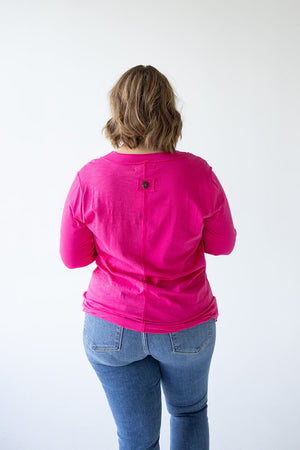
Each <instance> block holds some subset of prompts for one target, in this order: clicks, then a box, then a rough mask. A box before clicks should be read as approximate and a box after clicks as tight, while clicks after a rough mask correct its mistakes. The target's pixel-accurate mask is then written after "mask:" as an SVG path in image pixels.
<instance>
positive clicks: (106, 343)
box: [83, 313, 216, 450]
mask: <svg viewBox="0 0 300 450" xmlns="http://www.w3.org/2000/svg"><path fill="white" fill-rule="evenodd" d="M215 340H216V321H215V319H210V320H208V321H207V322H203V323H201V324H199V325H196V326H194V327H191V328H187V329H185V330H182V331H179V332H175V333H164V334H160V333H142V332H139V331H133V330H129V329H127V328H123V327H121V326H119V325H115V324H113V323H110V322H108V321H106V320H104V319H100V318H98V317H96V316H93V315H90V314H88V313H85V318H84V327H83V345H84V349H85V353H86V356H87V358H88V360H89V362H90V364H91V366H92V367H93V369H94V370H95V372H96V375H97V377H98V378H99V380H100V382H101V384H102V386H103V389H104V392H105V395H106V397H107V400H108V403H109V406H110V409H111V411H112V415H113V418H114V420H115V423H116V426H117V434H118V440H119V449H120V450H146V449H149V450H150V449H153V450H158V449H159V448H160V447H159V436H160V427H161V387H162V389H163V392H164V396H165V400H166V406H167V409H168V412H169V413H170V442H171V450H196V449H197V450H208V449H209V426H208V416H207V390H208V374H209V368H210V363H211V358H212V354H213V351H214V346H215ZM100 447H101V446H100ZM100 447H99V448H100Z"/></svg>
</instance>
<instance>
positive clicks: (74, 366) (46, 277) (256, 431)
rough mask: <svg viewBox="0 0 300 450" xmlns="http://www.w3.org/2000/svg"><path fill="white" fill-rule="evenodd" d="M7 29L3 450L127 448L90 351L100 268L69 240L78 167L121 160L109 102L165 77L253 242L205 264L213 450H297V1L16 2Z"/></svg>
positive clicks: (1, 121)
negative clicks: (91, 301) (147, 75)
mask: <svg viewBox="0 0 300 450" xmlns="http://www.w3.org/2000/svg"><path fill="white" fill-rule="evenodd" d="M0 21H1V24H0V25H1V26H0V33H1V36H0V42H1V54H0V60H1V70H0V73H1V75H0V76H1V83H0V94H1V105H0V109H1V112H0V128H1V136H0V139H1V142H0V144H1V160H2V162H1V169H0V170H1V213H2V219H1V256H2V258H1V275H2V282H1V291H2V295H1V319H0V333H1V336H0V346H1V372H0V386H1V401H0V405H1V406H0V409H1V412H0V424H1V425H0V448H1V449H3V450H41V449H43V450H53V449H54V448H55V449H58V450H82V449H89V450H96V449H98V450H99V449H101V450H102V449H103V450H111V449H117V437H116V430H115V425H114V423H113V419H112V416H111V413H110V410H109V408H108V405H107V403H106V399H105V397H104V394H103V392H102V388H101V386H100V383H99V381H98V379H97V377H96V374H95V373H94V372H93V369H92V368H91V366H90V365H89V362H88V360H87V358H86V356H85V353H84V349H83V345H82V327H83V314H84V313H83V312H82V306H81V303H82V300H83V298H82V295H83V292H84V291H85V290H86V289H87V286H88V283H89V280H90V276H91V273H92V270H93V269H94V268H95V266H94V264H92V265H91V266H89V267H86V268H83V269H75V270H70V269H67V268H66V267H65V266H64V265H63V263H62V261H61V259H60V255H59V231H60V221H61V214H62V208H63V204H64V201H65V197H66V195H67V192H68V189H69V187H70V185H71V182H72V181H73V179H74V177H75V174H76V172H77V171H78V170H79V169H80V168H81V167H82V166H83V165H84V164H85V163H87V162H88V161H90V160H91V159H93V158H97V157H100V156H101V155H104V154H106V153H108V152H110V151H112V150H113V148H112V146H111V144H110V142H109V141H107V140H106V139H105V138H104V136H103V135H102V134H101V128H102V127H103V126H104V124H105V123H106V121H107V120H108V118H109V117H110V112H109V103H108V91H109V89H111V87H112V86H113V85H114V83H115V82H116V81H117V79H118V78H119V77H120V76H121V74H122V73H124V72H125V71H126V70H127V69H129V68H130V67H133V66H135V65H137V64H145V65H146V64H151V65H153V66H154V67H156V68H157V69H158V70H160V71H161V72H162V73H164V74H165V75H166V76H167V77H168V79H169V80H170V82H171V84H172V86H173V87H174V89H175V92H176V93H177V96H178V108H179V110H180V111H181V113H182V119H183V138H182V140H180V141H179V142H178V145H177V149H178V150H182V151H189V152H192V153H195V154H197V155H199V156H202V157H203V158H205V159H206V160H207V161H208V162H209V164H210V165H212V167H213V169H214V171H215V173H216V174H217V176H218V177H219V179H220V181H221V183H222V185H223V187H224V189H225V192H226V194H227V197H228V200H229V203H230V207H231V211H232V215H233V220H234V224H235V227H236V229H237V242H236V247H235V249H234V251H233V253H232V254H231V255H229V256H218V257H214V256H209V255H207V273H208V277H209V281H210V284H211V286H212V290H213V292H214V295H215V296H216V298H217V301H218V307H219V314H220V315H219V319H218V322H217V340H216V347H215V352H214V355H213V359H212V364H211V370H210V378H209V393H208V414H209V423H210V441H211V450H254V449H255V450H296V449H299V448H300V438H299V403H300V398H299V390H298V389H297V388H298V385H297V381H298V379H299V346H298V343H297V338H298V339H299V332H298V329H297V326H299V321H298V314H299V297H300V296H299V275H298V272H299V262H298V259H299V250H300V249H299V229H300V223H299V222H300V221H299V144H300V136H299V134H300V133H299V112H300V111H299V110H300V108H299V103H300V102H299V100H300V93H299V80H300V61H299V55H300V48H299V41H300V36H299V21H300V5H299V2H297V1H289V0H285V1H276V0H275V1H274V0H273V1H267V0H259V1H258V0H256V1H255V0H252V1H251V2H250V1H247V2H246V1H237V0H236V1H234V0H231V1H221V0H219V1H218V0H214V1H210V2H204V1H199V0H197V1H196V0H194V1H192V0H185V1H180V0H178V1H176V2H174V1H171V0H165V1H158V0H152V1H151V2H144V1H141V0H127V1H126V2H122V1H121V0H119V1H118V0H110V1H101V0H98V1H96V0H93V1H92V0H84V1H83V0H81V1H80V0H74V1H71V0H69V1H68V0H60V1H57V0H51V1H44V2H41V1H33V0H28V1H26V2H21V1H13V0H11V1H9V2H8V1H7V2H4V1H1V7H0ZM168 421H169V416H168V413H167V412H166V408H165V406H164V410H163V422H162V432H161V448H162V450H166V449H168V448H169V436H168V433H169V423H168Z"/></svg>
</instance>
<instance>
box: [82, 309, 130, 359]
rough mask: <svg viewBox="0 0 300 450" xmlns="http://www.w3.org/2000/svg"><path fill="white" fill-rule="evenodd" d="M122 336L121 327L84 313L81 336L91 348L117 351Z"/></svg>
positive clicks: (102, 350) (98, 350)
mask: <svg viewBox="0 0 300 450" xmlns="http://www.w3.org/2000/svg"><path fill="white" fill-rule="evenodd" d="M122 336H123V327H121V326H119V325H116V324H114V323H111V322H108V321H106V320H104V319H101V318H100V317H96V316H93V315H91V314H88V313H85V318H84V327H83V337H84V340H85V341H86V343H87V344H88V346H89V347H90V348H91V349H92V350H94V351H96V352H107V351H118V350H120V348H121V344H122Z"/></svg>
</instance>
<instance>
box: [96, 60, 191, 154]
mask: <svg viewBox="0 0 300 450" xmlns="http://www.w3.org/2000/svg"><path fill="white" fill-rule="evenodd" d="M110 107H111V112H112V117H111V118H110V119H109V120H108V121H107V123H106V125H105V126H104V127H103V128H102V132H103V130H105V137H106V138H108V139H109V140H110V141H111V143H112V145H113V147H114V148H118V147H119V146H120V145H121V144H122V143H124V144H125V145H126V146H127V147H129V148H130V149H133V148H136V147H139V146H142V147H143V148H146V149H154V150H155V151H156V150H157V151H165V152H169V153H173V151H174V150H175V145H176V143H177V141H178V139H179V137H182V120H181V116H180V113H179V112H178V111H177V110H176V106H175V94H174V92H173V89H172V87H171V85H170V83H169V81H168V79H167V78H166V77H165V76H164V75H163V74H162V73H161V72H159V71H158V70H157V69H155V67H153V66H142V65H138V66H135V67H132V68H131V69H129V70H127V71H126V72H125V73H124V74H123V75H122V76H121V78H120V79H119V80H118V81H117V83H116V84H115V86H114V87H113V88H112V89H111V90H110Z"/></svg>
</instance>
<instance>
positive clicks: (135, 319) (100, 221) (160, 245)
mask: <svg viewBox="0 0 300 450" xmlns="http://www.w3.org/2000/svg"><path fill="white" fill-rule="evenodd" d="M236 234H237V232H236V229H235V228H234V225H233V220H232V215H231V212H230V208H229V204H228V200H227V198H226V195H225V192H224V190H223V188H222V186H221V184H220V181H219V180H218V178H217V176H216V175H215V173H214V172H213V170H212V167H211V166H210V165H209V164H208V163H207V162H206V161H205V160H204V159H203V158H201V157H200V156H197V155H194V154H192V153H189V152H183V151H179V150H175V151H174V153H173V154H170V153H165V152H161V153H149V154H126V153H117V152H116V151H112V152H110V153H108V154H106V155H104V156H101V157H100V158H97V159H93V160H91V161H90V162H88V163H87V164H85V165H84V166H83V167H82V168H81V169H80V170H79V171H78V172H77V173H76V176H75V179H74V181H73V183H72V185H71V187H70V190H69V192H68V195H67V198H66V201H65V205H64V209H63V214H62V221H61V230H60V256H61V258H62V261H63V263H64V264H65V265H66V266H67V267H68V268H70V269H74V268H78V267H84V266H87V265H89V264H91V263H93V262H94V261H95V263H96V268H95V269H94V271H93V273H92V276H91V280H90V282H89V286H88V288H87V290H86V291H85V292H84V293H83V303H82V306H83V311H85V312H87V313H89V314H92V315H95V316H98V317H101V318H103V319H105V320H108V321H110V322H113V323H115V324H117V325H120V326H123V327H125V328H129V329H132V330H136V331H141V332H147V333H171V332H176V331H180V330H183V329H185V328H190V327H192V326H195V325H197V324H199V323H202V322H205V321H207V320H209V319H211V318H214V319H216V320H217V319H218V315H219V313H218V307H217V301H216V298H215V296H214V295H213V293H212V290H211V287H210V284H209V281H208V279H207V276H206V262H205V253H209V254H212V255H228V254H229V253H231V252H232V250H233V248H234V246H235V242H236Z"/></svg>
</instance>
